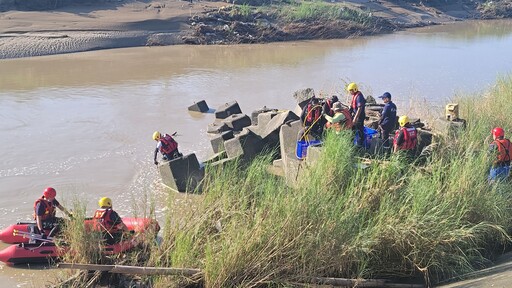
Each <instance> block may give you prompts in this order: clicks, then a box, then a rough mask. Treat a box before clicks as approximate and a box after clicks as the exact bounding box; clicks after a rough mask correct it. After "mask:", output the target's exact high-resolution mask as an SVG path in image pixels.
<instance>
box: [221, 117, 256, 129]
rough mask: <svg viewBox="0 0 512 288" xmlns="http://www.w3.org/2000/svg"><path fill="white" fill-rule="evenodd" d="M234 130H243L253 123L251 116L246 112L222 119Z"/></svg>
mask: <svg viewBox="0 0 512 288" xmlns="http://www.w3.org/2000/svg"><path fill="white" fill-rule="evenodd" d="M222 123H224V124H226V125H227V126H228V127H229V128H230V129H231V130H233V131H242V129H243V128H245V127H247V126H250V125H251V118H249V116H247V115H245V114H233V115H230V116H228V117H226V118H225V119H223V120H222Z"/></svg>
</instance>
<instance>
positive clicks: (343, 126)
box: [324, 102, 352, 133]
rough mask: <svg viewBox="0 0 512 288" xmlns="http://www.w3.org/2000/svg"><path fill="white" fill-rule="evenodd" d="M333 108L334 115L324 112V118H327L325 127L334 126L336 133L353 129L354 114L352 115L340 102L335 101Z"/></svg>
mask: <svg viewBox="0 0 512 288" xmlns="http://www.w3.org/2000/svg"><path fill="white" fill-rule="evenodd" d="M332 110H333V111H334V116H333V117H331V116H329V115H327V114H324V118H325V120H327V123H326V124H325V128H332V129H334V130H335V131H336V133H338V132H340V131H341V130H347V129H352V116H350V112H349V110H348V109H347V108H344V107H343V106H342V105H341V103H340V102H335V103H334V104H333V107H332Z"/></svg>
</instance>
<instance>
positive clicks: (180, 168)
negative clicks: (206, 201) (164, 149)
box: [158, 153, 204, 192]
mask: <svg viewBox="0 0 512 288" xmlns="http://www.w3.org/2000/svg"><path fill="white" fill-rule="evenodd" d="M158 170H159V172H160V176H161V177H162V182H163V184H164V185H166V186H167V187H169V188H171V189H173V190H175V191H178V192H193V191H198V190H199V191H200V189H201V187H200V184H201V183H202V182H201V181H202V180H203V177H204V170H203V169H202V168H201V167H200V165H199V161H197V157H196V155H195V154H193V153H192V154H189V155H185V156H183V157H180V158H177V159H173V160H171V161H168V162H163V163H162V164H161V165H159V166H158Z"/></svg>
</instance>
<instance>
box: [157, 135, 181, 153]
mask: <svg viewBox="0 0 512 288" xmlns="http://www.w3.org/2000/svg"><path fill="white" fill-rule="evenodd" d="M160 142H162V146H161V147H160V152H161V153H162V154H171V153H172V152H174V150H176V149H178V142H176V141H175V140H174V139H173V138H172V136H171V135H169V134H164V135H163V137H162V138H160Z"/></svg>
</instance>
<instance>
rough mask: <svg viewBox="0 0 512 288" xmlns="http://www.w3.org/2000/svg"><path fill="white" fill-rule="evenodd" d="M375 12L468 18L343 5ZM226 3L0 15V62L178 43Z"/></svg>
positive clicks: (402, 23)
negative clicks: (196, 21) (199, 19)
mask: <svg viewBox="0 0 512 288" xmlns="http://www.w3.org/2000/svg"><path fill="white" fill-rule="evenodd" d="M345 2H347V3H348V4H350V5H353V6H354V7H359V8H363V9H366V10H368V11H373V12H372V13H374V15H375V16H378V17H382V18H384V19H387V20H388V21H389V22H390V23H393V25H396V27H399V28H407V27H417V26H425V25H431V24H436V23H446V22H450V21H457V20H461V19H466V18H470V15H471V13H473V12H474V11H469V10H467V9H465V8H464V7H460V6H454V7H452V8H451V9H450V13H445V12H440V11H439V10H436V9H433V8H431V7H425V6H414V5H409V4H407V3H404V4H401V5H396V4H394V3H391V2H388V1H373V0H351V1H345ZM226 5H229V4H226V2H193V3H190V2H186V1H177V0H164V1H159V2H157V1H148V2H138V1H134V0H129V1H122V2H117V3H107V4H102V5H95V6H70V7H64V8H61V9H58V10H53V11H41V12H34V11H30V12H28V11H25V12H24V11H7V12H2V13H0V59H6V58H18V57H31V56H40V55H50V54H61V53H71V52H80V51H89V50H97V49H109V48H121V47H134V46H145V45H172V44H182V43H184V39H185V38H186V37H187V36H190V35H192V33H193V29H192V27H191V25H190V24H189V19H190V17H192V16H198V15H202V14H204V13H205V12H208V11H216V10H219V8H221V7H223V6H226Z"/></svg>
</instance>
